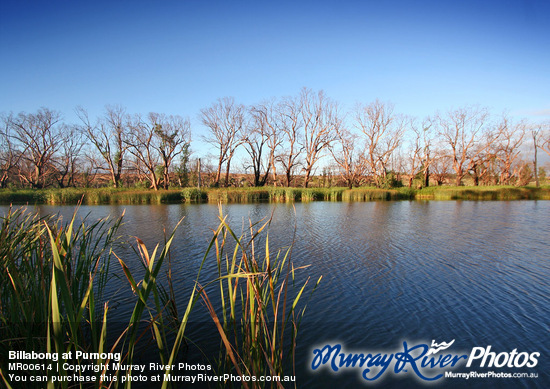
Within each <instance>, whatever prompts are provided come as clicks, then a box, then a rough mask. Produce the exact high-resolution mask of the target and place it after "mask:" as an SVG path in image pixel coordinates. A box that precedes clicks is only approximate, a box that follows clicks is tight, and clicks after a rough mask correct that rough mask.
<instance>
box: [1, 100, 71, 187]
mask: <svg viewBox="0 0 550 389" xmlns="http://www.w3.org/2000/svg"><path fill="white" fill-rule="evenodd" d="M60 121H61V114H60V113H59V112H56V111H52V110H49V109H47V108H40V109H39V110H38V112H36V113H35V114H27V113H23V112H22V113H20V114H19V115H17V116H10V121H9V125H10V127H11V131H10V132H11V134H12V137H13V140H14V142H16V143H17V144H19V146H20V147H21V149H22V150H24V152H23V153H22V156H21V159H22V160H24V161H26V162H27V164H26V166H27V167H28V168H30V169H31V170H30V171H29V170H26V169H25V170H23V169H21V174H20V177H21V178H22V179H23V180H24V181H26V182H28V183H29V184H30V185H31V186H32V187H33V188H43V187H45V186H46V185H48V184H49V182H48V181H47V176H48V174H49V173H51V172H50V168H51V165H52V159H53V157H54V155H55V153H56V151H57V150H58V148H59V146H60V144H61V137H62V133H61V125H60Z"/></svg>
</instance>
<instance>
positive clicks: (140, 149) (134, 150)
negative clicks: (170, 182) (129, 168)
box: [125, 114, 161, 190]
mask: <svg viewBox="0 0 550 389" xmlns="http://www.w3.org/2000/svg"><path fill="white" fill-rule="evenodd" d="M128 127H129V129H130V131H129V134H128V136H127V137H126V139H125V143H126V145H127V146H128V152H129V153H130V154H132V155H133V156H134V157H135V159H136V162H137V164H136V165H137V166H138V167H139V168H140V169H139V170H141V167H143V168H144V170H145V172H146V175H147V178H148V180H149V181H150V183H151V187H152V188H153V189H154V190H158V189H159V185H160V180H161V177H160V175H157V173H158V171H157V168H158V167H159V166H161V165H160V158H159V155H158V153H156V150H155V132H156V131H157V130H158V127H157V123H156V121H155V116H154V114H152V115H149V117H148V120H147V119H144V118H142V117H141V116H140V115H134V116H133V117H132V118H131V119H130V121H129V124H128Z"/></svg>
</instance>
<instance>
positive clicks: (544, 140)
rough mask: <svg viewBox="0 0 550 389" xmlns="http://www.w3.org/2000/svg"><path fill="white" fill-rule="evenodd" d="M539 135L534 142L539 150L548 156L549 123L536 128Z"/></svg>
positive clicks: (549, 148) (549, 152) (549, 145)
mask: <svg viewBox="0 0 550 389" xmlns="http://www.w3.org/2000/svg"><path fill="white" fill-rule="evenodd" d="M538 128H539V135H538V140H537V142H536V144H537V146H538V148H539V149H541V150H543V151H544V152H545V153H546V154H548V155H549V156H550V122H546V123H544V124H541V125H539V126H538Z"/></svg>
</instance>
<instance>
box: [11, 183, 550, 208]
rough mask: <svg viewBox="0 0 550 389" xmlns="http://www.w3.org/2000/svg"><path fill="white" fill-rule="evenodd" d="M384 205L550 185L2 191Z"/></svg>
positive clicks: (538, 192)
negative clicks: (344, 202)
mask: <svg viewBox="0 0 550 389" xmlns="http://www.w3.org/2000/svg"><path fill="white" fill-rule="evenodd" d="M386 200H550V186H549V185H545V186H542V187H539V188H537V187H534V186H523V187H516V186H458V187H457V186H434V187H427V188H422V189H413V188H395V189H379V188H374V187H360V188H354V189H347V188H343V187H332V188H287V187H261V188H254V187H247V188H235V187H231V188H200V189H199V188H183V189H168V190H158V191H154V190H147V189H139V190H136V189H127V188H118V189H116V188H64V189H42V190H38V189H2V190H0V204H51V205H62V204H77V203H79V202H80V201H82V204H86V205H95V204H178V203H207V202H212V203H218V202H221V203H254V202H295V201H386Z"/></svg>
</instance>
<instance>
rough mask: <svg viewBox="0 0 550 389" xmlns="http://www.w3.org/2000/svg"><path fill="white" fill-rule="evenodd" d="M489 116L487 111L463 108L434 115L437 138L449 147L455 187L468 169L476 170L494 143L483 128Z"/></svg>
mask: <svg viewBox="0 0 550 389" xmlns="http://www.w3.org/2000/svg"><path fill="white" fill-rule="evenodd" d="M488 115H489V114H488V112H487V110H486V109H481V108H478V107H465V108H459V109H456V110H451V111H449V112H447V115H446V116H441V115H438V116H437V123H438V126H439V135H440V136H441V139H442V141H443V142H444V143H445V144H446V145H447V146H448V147H449V152H450V154H449V155H450V157H451V159H452V163H453V170H454V171H455V174H456V180H455V184H456V185H457V186H459V185H461V184H462V179H463V178H464V176H465V175H466V174H467V173H468V171H469V170H475V169H476V167H477V166H476V165H479V158H480V157H482V155H483V153H485V151H486V150H487V149H488V148H489V147H490V146H491V144H492V142H493V141H494V139H493V136H492V135H491V134H490V133H488V129H487V127H486V122H487V118H488Z"/></svg>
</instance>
